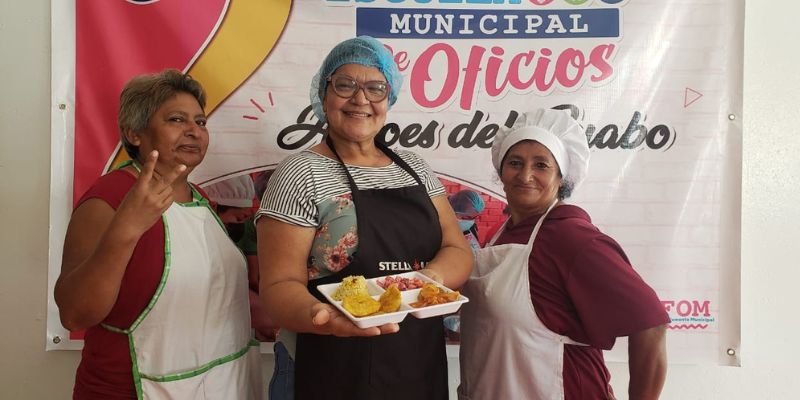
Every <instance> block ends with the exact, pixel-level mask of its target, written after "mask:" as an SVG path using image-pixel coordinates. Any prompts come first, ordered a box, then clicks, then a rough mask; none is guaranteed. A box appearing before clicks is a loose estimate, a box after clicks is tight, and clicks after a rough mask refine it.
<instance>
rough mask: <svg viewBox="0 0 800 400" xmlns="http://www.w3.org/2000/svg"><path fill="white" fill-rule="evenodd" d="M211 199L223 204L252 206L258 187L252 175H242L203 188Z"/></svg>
mask: <svg viewBox="0 0 800 400" xmlns="http://www.w3.org/2000/svg"><path fill="white" fill-rule="evenodd" d="M203 189H204V190H205V191H206V193H207V194H208V198H209V199H211V201H213V202H216V203H217V204H219V205H221V206H229V207H252V206H253V198H255V197H256V188H255V186H254V185H253V180H252V179H250V175H247V174H245V175H240V176H237V177H233V178H230V179H226V180H224V181H220V182H217V183H215V184H213V185H209V186H206V187H205V188H203Z"/></svg>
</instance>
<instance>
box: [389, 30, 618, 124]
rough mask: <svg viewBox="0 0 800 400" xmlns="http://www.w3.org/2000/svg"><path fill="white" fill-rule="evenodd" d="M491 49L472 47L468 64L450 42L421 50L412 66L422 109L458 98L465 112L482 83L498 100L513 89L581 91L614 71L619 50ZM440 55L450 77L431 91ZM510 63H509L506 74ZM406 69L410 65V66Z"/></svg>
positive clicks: (413, 92)
mask: <svg viewBox="0 0 800 400" xmlns="http://www.w3.org/2000/svg"><path fill="white" fill-rule="evenodd" d="M488 50H489V51H488V52H487V48H486V47H482V46H472V47H471V48H470V50H469V54H468V55H467V59H466V62H464V63H463V64H462V62H461V61H462V60H461V56H460V55H459V53H458V51H457V50H456V49H454V48H453V47H452V46H450V45H449V44H447V43H435V44H433V45H431V46H430V47H428V48H427V49H425V50H423V51H422V53H420V55H419V58H418V59H417V60H416V61H415V62H414V63H413V66H412V67H411V74H410V82H409V87H410V90H411V97H412V98H413V99H414V101H415V102H416V103H417V104H419V105H420V106H421V107H424V108H428V109H438V108H442V107H444V106H446V105H447V104H450V103H451V102H453V101H454V100H456V98H455V96H458V98H457V100H458V105H459V107H460V108H461V109H462V110H472V109H473V107H474V105H475V103H476V101H477V92H478V90H479V88H481V87H483V88H484V90H485V91H486V94H487V95H489V97H490V98H493V99H494V98H499V97H502V95H503V94H504V93H505V92H506V91H507V90H510V89H514V90H516V91H518V92H523V93H525V92H530V91H537V92H539V93H540V94H547V93H549V92H551V91H552V90H554V89H556V88H560V89H563V90H565V91H572V90H575V89H576V88H578V87H580V86H581V85H582V84H583V83H584V82H585V81H587V80H589V81H591V82H592V83H593V84H597V83H599V82H603V81H605V80H607V79H609V78H611V77H612V76H613V74H614V68H613V67H612V66H611V64H610V63H609V60H610V59H611V58H612V57H613V55H614V51H615V50H616V46H615V45H613V44H600V45H597V46H595V47H594V48H592V49H591V50H589V51H588V54H587V52H586V51H585V50H583V49H577V48H567V49H564V50H561V51H560V52H559V53H558V54H554V52H553V50H551V49H549V48H542V49H539V50H538V52H537V51H535V50H530V51H527V52H521V53H516V54H506V51H505V49H504V48H502V47H500V46H492V47H491V48H490V49H488ZM401 54H402V56H401ZM437 56H438V57H440V58H441V57H444V59H445V63H444V69H445V71H446V74H447V75H446V77H445V81H444V84H443V85H442V86H441V88H439V89H438V91H437V90H433V93H431V92H430V90H426V89H428V87H427V86H428V85H427V84H428V83H429V82H431V80H432V79H431V74H430V71H431V68H432V67H434V64H436V65H435V68H440V64H439V63H434V58H436V57H437ZM400 59H402V60H403V61H404V62H405V61H408V59H407V54H406V53H405V52H400V53H397V54H396V55H395V60H396V61H398V60H400ZM398 65H400V64H399V62H398ZM506 65H507V66H508V67H507V69H505V72H503V71H504V66H506ZM531 65H533V68H532V70H531ZM401 67H402V68H403V69H405V68H407V67H408V64H405V65H401ZM481 72H483V73H481ZM459 83H460V87H461V90H460V92H459V91H458V87H459Z"/></svg>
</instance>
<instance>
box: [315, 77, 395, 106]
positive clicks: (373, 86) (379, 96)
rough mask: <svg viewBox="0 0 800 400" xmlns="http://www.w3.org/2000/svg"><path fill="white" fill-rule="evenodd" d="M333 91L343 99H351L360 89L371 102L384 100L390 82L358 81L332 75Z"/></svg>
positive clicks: (387, 93)
mask: <svg viewBox="0 0 800 400" xmlns="http://www.w3.org/2000/svg"><path fill="white" fill-rule="evenodd" d="M328 82H331V83H332V85H331V88H332V89H333V93H336V95H337V96H339V97H341V98H343V99H350V98H352V97H353V96H355V95H356V93H357V92H358V90H359V89H361V90H363V91H364V97H366V98H367V100H369V102H371V103H378V102H381V101H383V99H385V98H386V96H388V95H389V84H388V83H386V82H383V81H369V82H364V83H363V84H362V83H358V82H357V81H356V80H354V79H352V78H349V77H346V76H331V77H329V78H328Z"/></svg>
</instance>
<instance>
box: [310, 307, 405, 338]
mask: <svg viewBox="0 0 800 400" xmlns="http://www.w3.org/2000/svg"><path fill="white" fill-rule="evenodd" d="M311 322H312V324H313V325H314V327H315V328H316V333H319V334H323V335H326V334H327V335H334V336H341V337H348V336H378V335H387V334H390V333H396V332H397V331H399V330H400V325H398V324H395V323H391V324H385V325H381V326H375V327H372V328H359V327H358V326H356V325H355V324H353V322H352V321H350V319H349V318H347V317H346V316H345V315H344V314H342V313H341V312H339V310H337V309H336V308H334V307H333V306H331V305H330V304H325V303H317V304H314V305H313V306H311Z"/></svg>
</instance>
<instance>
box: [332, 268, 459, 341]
mask: <svg viewBox="0 0 800 400" xmlns="http://www.w3.org/2000/svg"><path fill="white" fill-rule="evenodd" d="M387 276H392V277H402V278H409V279H411V278H419V279H420V280H422V281H423V282H430V283H434V284H436V285H437V286H439V287H440V288H442V289H443V290H444V291H446V292H452V290H450V289H448V288H447V287H445V286H443V285H440V284H439V283H436V281H434V280H433V279H431V278H428V277H427V276H425V275H423V274H421V273H419V272H416V271H412V272H404V273H402V274H396V275H387ZM385 278H386V276H382V277H379V278H372V279H367V291H368V292H369V295H370V296H372V298H374V299H376V300H377V299H378V298H379V297H380V296H381V294H382V293H383V292H384V290H383V288H381V287H380V286H379V285H378V281H379V280H380V281H383V279H385ZM338 287H339V283H330V284H327V285H319V286H318V287H317V289H319V291H320V293H322V295H323V296H325V298H326V299H328V301H329V302H330V303H331V304H333V305H334V307H336V308H337V309H338V310H339V311H340V312H342V313H343V314H344V315H346V316H347V318H350V320H351V321H353V323H354V324H355V325H356V326H358V327H359V328H370V327H373V326H380V325H383V324H388V323H393V322H394V323H399V322H401V321H402V320H403V319H405V317H406V315H408V314H411V315H413V316H414V317H416V318H430V317H435V316H438V315H444V314H450V313H454V312H456V311H457V310H458V309H459V308H460V307H461V305H462V304H464V303H466V302H468V301H469V299H468V298H466V297H465V296H463V295H459V296H458V299H456V300H454V301H451V302H449V303H444V304H436V305H433V306H427V307H420V308H413V307H411V306H410V305H409V304H410V303H413V302H415V301H417V296H419V291H420V289H410V290H405V291H402V292H401V293H400V295H401V297H402V302H401V304H400V309H399V310H397V311H395V312H393V313H387V314H379V315H372V316H368V317H361V318H359V317H354V316H353V315H352V314H350V312H348V311H347V310H345V309H344V307H342V302H341V301H337V300H334V299H333V293H334V292H336V289H337V288H338Z"/></svg>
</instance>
